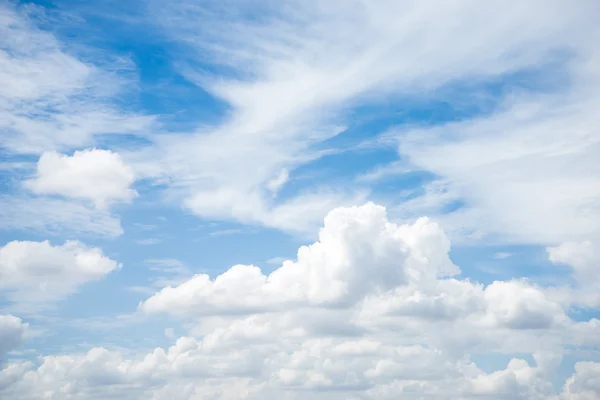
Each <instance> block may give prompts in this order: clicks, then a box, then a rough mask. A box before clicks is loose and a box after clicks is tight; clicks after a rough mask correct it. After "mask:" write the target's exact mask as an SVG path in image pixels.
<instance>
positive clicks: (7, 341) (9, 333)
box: [0, 315, 29, 390]
mask: <svg viewBox="0 0 600 400" xmlns="http://www.w3.org/2000/svg"><path fill="white" fill-rule="evenodd" d="M28 328H29V325H28V324H26V323H24V322H23V321H21V319H20V318H17V317H15V316H12V315H0V366H1V365H2V359H3V357H4V355H5V354H6V353H7V352H8V351H10V350H13V349H15V348H17V347H18V346H20V345H21V344H22V343H23V342H24V341H25V334H26V333H27V330H28ZM1 388H2V381H1V380H0V390H1Z"/></svg>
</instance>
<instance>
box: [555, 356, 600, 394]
mask: <svg viewBox="0 0 600 400" xmlns="http://www.w3.org/2000/svg"><path fill="white" fill-rule="evenodd" d="M599 376H600V363H597V362H578V363H576V364H575V372H574V373H573V375H572V376H571V377H570V378H569V379H568V380H567V382H566V383H565V386H564V389H563V396H562V398H563V399H565V400H594V399H597V398H599V397H600V379H598V377H599Z"/></svg>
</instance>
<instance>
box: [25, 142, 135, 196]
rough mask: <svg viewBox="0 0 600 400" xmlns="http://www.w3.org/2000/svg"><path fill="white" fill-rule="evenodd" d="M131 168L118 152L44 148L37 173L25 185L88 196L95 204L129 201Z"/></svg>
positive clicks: (132, 192) (38, 190) (35, 189)
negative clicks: (70, 152) (67, 151)
mask: <svg viewBox="0 0 600 400" xmlns="http://www.w3.org/2000/svg"><path fill="white" fill-rule="evenodd" d="M134 180H135V175H134V173H133V170H132V169H131V168H130V167H129V166H127V165H126V164H125V163H124V162H123V160H122V159H121V157H120V156H119V154H118V153H114V152H112V151H110V150H100V149H88V150H83V151H76V152H75V153H73V155H72V156H68V155H63V154H58V153H56V152H45V153H43V154H42V155H41V157H40V159H39V161H38V164H37V176H36V177H35V178H33V179H30V180H28V181H27V182H26V186H27V187H28V188H29V189H31V190H32V191H33V192H35V193H37V194H58V195H61V196H65V197H69V198H75V199H85V200H90V201H91V202H93V204H94V205H95V206H96V207H98V208H105V207H106V206H108V205H109V204H111V203H113V202H126V203H129V202H131V200H132V199H133V198H134V197H135V196H137V192H136V191H135V190H133V189H131V185H132V184H133V182H134Z"/></svg>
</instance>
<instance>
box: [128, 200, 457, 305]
mask: <svg viewBox="0 0 600 400" xmlns="http://www.w3.org/2000/svg"><path fill="white" fill-rule="evenodd" d="M449 246H450V244H449V242H448V240H447V239H446V237H445V236H444V234H443V232H442V231H441V230H440V228H439V227H438V226H437V225H436V224H435V223H432V222H431V221H429V220H427V219H421V220H419V221H417V222H416V223H415V224H413V225H405V226H397V225H395V224H393V223H390V222H389V221H388V219H387V216H386V213H385V208H383V207H381V206H376V205H374V204H372V203H369V204H367V205H365V206H363V207H354V208H340V209H336V210H334V211H333V212H331V213H330V214H329V215H327V217H326V218H325V224H324V226H323V228H322V229H321V231H320V232H319V241H318V242H316V243H314V244H312V245H310V246H305V247H302V248H300V249H299V250H298V259H297V261H285V262H284V263H283V265H282V266H281V267H280V268H278V269H276V270H275V271H273V272H272V273H271V274H269V275H268V276H266V275H264V274H263V273H262V272H261V270H260V269H259V268H258V267H255V266H249V265H236V266H234V267H232V268H231V269H229V270H228V271H226V272H224V273H223V274H221V275H219V276H218V277H216V278H215V279H214V280H211V279H210V278H209V276H208V275H197V276H195V277H194V278H192V279H191V280H189V281H187V282H185V283H183V284H181V285H180V286H178V287H175V288H172V287H167V288H165V289H163V290H161V291H160V292H158V293H157V294H155V295H154V296H153V297H152V298H150V299H148V300H147V301H145V302H144V303H142V304H141V305H140V307H141V309H142V310H145V311H149V312H156V311H167V310H173V311H174V312H176V313H189V312H196V313H198V314H202V313H215V312H216V313H222V312H226V311H227V310H229V312H244V310H246V311H252V310H261V309H263V310H268V309H270V308H272V307H279V308H281V307H283V306H292V305H294V304H310V305H321V306H333V307H335V306H342V305H348V304H353V303H355V302H356V301H358V300H359V299H362V298H363V297H364V296H365V295H367V294H369V293H376V292H377V291H385V290H389V289H391V288H393V287H395V286H397V285H399V284H401V283H405V282H409V281H412V280H416V281H418V280H422V279H427V278H430V279H433V278H435V277H438V276H448V275H454V274H456V273H458V271H459V270H458V268H457V267H456V266H455V265H454V264H452V262H451V261H450V260H449V258H448V250H449ZM192 310H194V311H192Z"/></svg>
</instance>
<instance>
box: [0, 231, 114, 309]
mask: <svg viewBox="0 0 600 400" xmlns="http://www.w3.org/2000/svg"><path fill="white" fill-rule="evenodd" d="M120 267H121V264H119V263H117V262H116V261H114V260H112V259H110V258H108V257H106V256H105V255H104V254H103V253H102V250H100V249H99V248H97V247H88V246H86V245H85V244H83V243H81V242H78V241H67V242H65V243H64V244H63V245H59V246H53V245H52V244H50V242H48V241H43V242H31V241H12V242H9V243H7V244H6V245H4V246H3V247H0V290H1V291H2V293H3V294H5V296H6V297H7V298H8V299H9V300H11V301H13V302H18V303H29V304H31V303H40V302H48V301H55V300H59V299H61V298H64V297H66V296H68V295H69V294H71V293H73V292H74V291H75V290H77V288H78V287H79V286H81V285H83V284H84V283H86V282H89V281H94V280H98V279H101V278H102V277H104V276H105V275H107V274H109V273H110V272H112V271H114V270H116V269H119V268H120Z"/></svg>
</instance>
